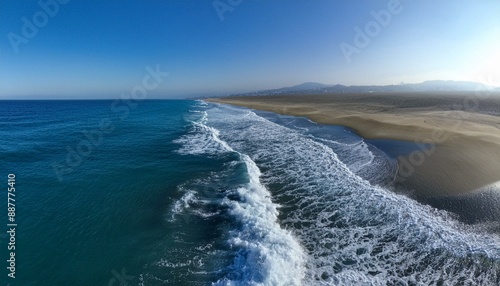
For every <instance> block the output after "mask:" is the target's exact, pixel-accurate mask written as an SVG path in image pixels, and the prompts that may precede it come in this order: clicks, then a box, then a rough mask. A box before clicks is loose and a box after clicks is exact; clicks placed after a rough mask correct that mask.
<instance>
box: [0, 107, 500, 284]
mask: <svg viewBox="0 0 500 286" xmlns="http://www.w3.org/2000/svg"><path fill="white" fill-rule="evenodd" d="M127 104H128V105H126V104H124V103H123V102H121V103H119V104H117V102H115V101H106V100H102V101H1V102H0V176H1V177H0V180H1V182H2V183H1V185H2V189H3V194H4V195H2V197H3V200H4V203H2V205H3V206H2V207H1V208H0V222H1V228H2V232H1V234H0V255H1V258H0V260H1V261H2V267H1V268H2V272H1V273H0V274H1V275H2V278H1V281H6V283H10V285H11V286H17V285H23V286H30V285H37V286H39V285H42V286H45V285H47V286H54V285H62V286H66V285H73V286H80V285H82V286H89V285H116V286H117V285H287V286H288V285H498V284H500V238H499V235H498V233H496V232H491V231H490V228H488V227H487V225H486V224H482V223H475V224H466V223H463V222H461V221H460V220H459V219H458V218H457V215H455V214H453V213H451V212H447V211H445V210H440V209H437V208H434V207H431V206H429V205H426V204H422V203H419V202H417V201H415V200H414V199H411V198H409V197H407V196H405V195H402V194H398V193H395V192H393V191H391V190H389V187H388V186H389V185H390V183H391V182H392V180H394V176H395V174H396V172H397V164H396V161H395V159H394V156H390V154H388V152H385V151H384V150H383V148H379V147H377V146H376V145H377V144H375V143H374V142H371V141H366V140H364V139H363V138H361V137H359V136H357V135H356V134H355V133H354V132H352V130H349V129H348V128H344V127H341V126H327V125H320V124H316V123H314V122H311V121H309V120H308V119H305V118H297V117H291V116H283V115H277V114H273V113H268V112H258V111H252V110H249V109H245V108H237V107H231V106H226V105H219V104H213V103H207V102H204V101H201V100H163V101H154V100H150V101H142V102H137V103H133V104H132V103H130V102H129V103H127ZM408 148H411V146H409V147H408ZM405 150H406V149H405V148H401V150H400V152H405ZM8 174H14V175H15V182H16V185H15V187H16V191H15V222H16V224H17V226H16V227H15V229H16V230H15V278H10V277H8V276H7V275H8V274H9V273H10V271H11V270H9V269H8V268H7V267H8V266H9V265H8V264H9V262H6V260H8V259H9V255H10V254H9V253H10V252H11V251H10V250H8V249H7V247H8V242H9V241H12V239H11V237H10V233H8V232H7V231H8V230H9V229H10V228H9V227H8V226H7V224H8V223H9V222H8V218H9V217H10V216H8V211H7V188H8V186H7V182H8ZM4 284H5V283H4V282H2V285H4Z"/></svg>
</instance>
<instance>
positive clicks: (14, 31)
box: [0, 0, 500, 98]
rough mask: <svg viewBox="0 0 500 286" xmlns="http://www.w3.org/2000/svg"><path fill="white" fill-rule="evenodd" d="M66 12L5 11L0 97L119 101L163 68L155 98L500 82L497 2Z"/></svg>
mask: <svg viewBox="0 0 500 286" xmlns="http://www.w3.org/2000/svg"><path fill="white" fill-rule="evenodd" d="M60 2H62V3H59V2H56V0H41V1H24V0H6V1H1V2H0V39H1V40H0V98H27V97H34V98H64V97H69V98H116V97H118V96H119V95H120V94H121V93H123V92H127V91H130V90H131V89H132V88H133V87H134V86H135V85H138V84H140V83H141V80H142V79H143V77H144V76H145V75H146V74H147V72H146V67H147V66H151V67H156V66H158V65H159V66H160V68H161V70H162V71H166V72H168V73H169V76H168V77H167V78H166V79H165V80H164V81H163V82H162V83H161V85H160V86H159V87H158V88H156V89H155V90H153V91H151V95H150V96H151V97H166V98H170V97H177V98H179V97H184V96H192V95H203V94H213V93H218V94H225V93H234V92H244V91H252V90H261V89H269V88H279V87H283V86H291V85H295V84H299V83H302V82H307V81H313V82H322V83H332V84H336V83H340V84H346V85H351V84H398V83H399V82H401V81H404V82H408V83H409V82H421V81H424V80H431V79H452V80H472V81H478V78H487V77H490V78H493V79H495V80H496V81H498V80H500V74H499V70H500V58H499V53H498V51H499V50H500V20H499V19H500V18H499V16H498V15H500V1H496V0H481V1H464V0H458V1H457V0H447V1H423V0H420V1H419V0H414V1H410V0H400V1H397V0H383V1H382V0H369V1H368V0H367V1H347V0H346V1H340V0H338V1H327V0H315V1H306V0H304V1H299V0H296V1H291V0H288V1H284V0H281V1H271V0H260V1H251V0H240V1H238V0H216V1H213V0H207V1H206V0H198V1H186V0H184V1H183V0H177V1H169V0H161V1H160V0H158V1H112V0H106V1H80V0H72V1H68V0H60ZM64 2H68V3H64ZM40 3H45V4H46V5H44V4H42V5H40ZM54 3H57V4H56V5H54ZM214 3H215V4H217V5H215V6H217V7H218V9H219V10H217V8H216V7H215V6H214ZM42 6H47V7H49V9H48V10H49V11H51V14H53V15H48V12H44V9H43V7H42ZM55 7H58V8H57V11H55V10H56V8H55ZM390 7H392V8H390ZM224 9H228V10H225V11H224ZM54 11H55V12H54ZM44 13H45V14H44ZM373 13H377V14H379V15H384V16H385V18H384V17H382V18H381V19H383V21H382V20H379V21H378V22H377V19H375V17H374V16H373ZM43 15H45V18H44V16H43ZM220 15H222V18H221V17H220ZM387 15H390V19H388V18H387ZM23 19H24V20H27V21H28V22H29V23H30V24H33V25H34V27H35V28H36V29H37V30H38V31H36V33H31V34H29V33H26V30H27V28H26V27H24V26H26V25H27V24H26V23H25V22H23ZM44 21H45V22H46V23H44ZM23 27H24V29H23ZM367 27H368V28H367ZM377 27H378V28H377ZM357 28H359V29H357ZM367 29H368V30H367ZM370 29H371V30H370ZM23 30H25V31H24V34H23ZM28 30H29V29H28ZM359 30H361V33H363V34H364V36H359V35H357V33H358V32H357V31H359ZM28 32H29V31H28ZM31 32H32V31H31ZM32 34H33V35H32ZM368 34H370V35H368ZM356 36H358V38H359V37H364V38H365V40H366V38H367V39H368V40H369V41H368V43H366V41H365V42H364V43H363V45H358V46H356V41H355V37H356ZM358 40H359V39H358ZM342 43H344V44H342ZM358 44H359V41H358ZM342 45H343V46H344V47H351V48H353V49H354V50H355V52H352V51H353V50H352V49H348V50H349V51H351V52H352V53H351V54H350V55H348V56H347V57H346V54H348V53H346V50H345V49H344V50H343V49H342V48H341V47H342Z"/></svg>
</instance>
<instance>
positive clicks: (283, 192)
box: [208, 106, 500, 285]
mask: <svg viewBox="0 0 500 286" xmlns="http://www.w3.org/2000/svg"><path fill="white" fill-rule="evenodd" d="M241 112H247V111H240V109H238V108H233V107H226V106H217V107H214V108H212V109H210V110H208V117H209V119H210V122H209V123H210V125H211V126H214V128H217V129H219V130H221V131H222V132H220V133H219V134H218V137H219V138H220V139H221V140H224V141H225V142H227V143H228V144H229V145H230V146H231V147H232V148H233V149H234V150H236V151H238V152H242V153H245V154H249V155H250V156H251V157H252V158H253V159H254V161H256V162H257V163H258V164H259V166H260V167H261V169H264V170H266V171H265V172H264V173H263V174H262V176H261V180H262V181H263V182H264V184H269V185H273V186H276V188H275V189H273V199H274V200H276V201H278V202H279V203H280V204H281V205H282V210H283V212H284V215H283V218H282V220H281V223H282V225H285V226H286V227H287V229H289V230H291V231H292V233H293V234H294V235H295V236H296V237H298V239H299V242H300V243H301V244H302V247H303V248H304V249H306V251H307V255H308V258H307V259H306V262H307V264H306V269H307V270H306V274H305V278H304V280H303V282H302V283H303V285H363V283H365V285H386V284H387V283H389V284H398V283H399V284H401V285H407V284H417V283H418V284H424V285H439V284H444V285H446V284H449V285H456V284H482V285H497V284H498V283H499V282H500V277H499V273H500V266H499V265H500V240H499V238H498V236H497V235H495V234H491V233H483V232H481V231H480V230H478V229H476V228H474V227H473V226H466V225H463V224H461V223H459V222H458V221H457V220H455V219H454V218H453V216H451V215H450V214H448V213H447V212H445V211H438V210H436V209H433V208H431V207H429V206H425V205H421V204H419V203H417V202H416V201H414V200H412V199H410V198H407V197H405V196H401V195H397V194H394V193H392V192H389V191H387V190H385V189H383V188H380V187H374V186H372V185H371V184H370V183H369V182H368V181H366V180H364V179H362V178H360V177H359V176H358V175H356V172H354V171H353V170H351V168H350V166H349V165H348V164H344V163H343V162H342V161H341V160H339V157H338V156H337V154H336V153H335V152H333V150H332V148H330V147H328V146H327V144H324V142H323V143H322V142H321V140H314V138H308V137H307V136H304V135H303V134H300V133H299V132H296V131H294V130H292V129H290V128H285V127H283V126H280V125H278V124H275V123H272V122H270V121H269V120H266V119H264V118H262V117H259V116H257V115H255V114H251V115H249V116H246V117H245V118H244V119H242V118H241V115H240V114H241ZM359 148H364V146H363V145H362V144H360V146H359ZM353 152H356V150H354V149H353ZM353 155H355V154H353ZM367 162H369V161H367ZM372 163H373V162H372ZM355 171H356V170H355ZM241 215H242V216H244V215H245V213H243V212H242V214H241ZM233 243H235V242H233ZM279 269H281V268H279Z"/></svg>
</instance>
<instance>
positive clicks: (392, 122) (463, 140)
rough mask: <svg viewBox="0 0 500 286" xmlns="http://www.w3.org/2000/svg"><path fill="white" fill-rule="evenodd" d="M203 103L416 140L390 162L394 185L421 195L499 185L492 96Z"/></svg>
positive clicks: (497, 107)
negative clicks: (395, 165) (396, 166)
mask: <svg viewBox="0 0 500 286" xmlns="http://www.w3.org/2000/svg"><path fill="white" fill-rule="evenodd" d="M207 101H212V102H218V103H226V104H231V105H237V106H244V107H248V108H252V109H258V110H265V111H272V112H276V113H280V114H286V115H293V116H304V117H307V118H309V119H311V120H313V121H315V122H318V123H323V124H335V125H343V126H346V127H349V128H352V129H354V130H356V132H358V134H359V135H361V136H363V137H365V138H367V139H389V140H404V141H411V142H417V143H424V144H425V148H424V147H423V148H422V149H421V150H415V151H413V152H412V153H410V154H409V155H407V156H400V157H398V163H399V172H398V175H397V179H396V183H397V184H398V185H402V186H404V187H405V188H406V189H408V190H411V191H412V192H416V194H417V195H421V196H426V197H442V196H450V195H465V194H470V193H473V192H477V191H478V190H480V189H482V188H484V187H486V186H488V185H491V184H495V183H497V182H500V94H490V93H488V92H481V93H473V92H470V93H413V94H409V93H406V94H399V93H389V94H377V93H369V94H325V95H276V96H245V97H243V96H237V97H224V98H213V99H209V100H207Z"/></svg>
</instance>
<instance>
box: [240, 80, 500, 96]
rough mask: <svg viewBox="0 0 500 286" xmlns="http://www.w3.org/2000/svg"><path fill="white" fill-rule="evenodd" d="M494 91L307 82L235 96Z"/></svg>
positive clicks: (463, 84)
mask: <svg viewBox="0 0 500 286" xmlns="http://www.w3.org/2000/svg"><path fill="white" fill-rule="evenodd" d="M476 90H492V91H495V92H500V87H492V86H487V85H484V84H482V83H477V82H471V81H453V80H429V81H424V82H422V83H410V84H404V83H401V84H399V85H350V86H347V85H342V84H335V85H333V84H323V83H316V82H305V83H302V84H299V85H294V86H290V87H283V88H278V89H268V90H261V91H252V92H248V93H242V94H233V95H275V94H322V93H371V92H426V91H429V92H432V91H476Z"/></svg>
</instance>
